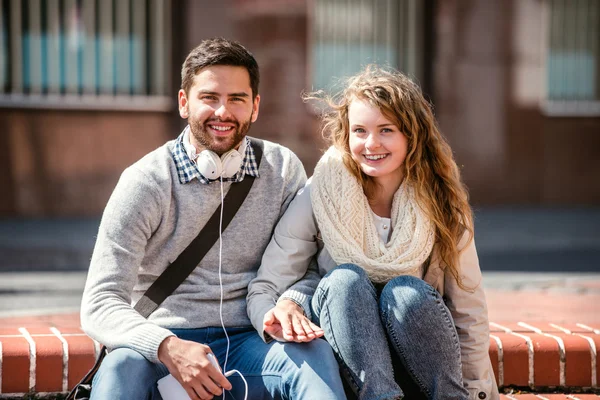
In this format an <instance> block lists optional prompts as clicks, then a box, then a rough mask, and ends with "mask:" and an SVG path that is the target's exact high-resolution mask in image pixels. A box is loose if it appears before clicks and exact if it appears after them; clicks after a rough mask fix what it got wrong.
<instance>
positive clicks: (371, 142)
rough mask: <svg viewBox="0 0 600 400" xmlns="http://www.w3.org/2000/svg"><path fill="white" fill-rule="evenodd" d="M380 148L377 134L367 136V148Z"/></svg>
mask: <svg viewBox="0 0 600 400" xmlns="http://www.w3.org/2000/svg"><path fill="white" fill-rule="evenodd" d="M379 146H380V142H379V137H378V136H377V135H375V134H370V135H369V136H367V141H366V142H365V147H366V148H367V149H376V148H378V147H379Z"/></svg>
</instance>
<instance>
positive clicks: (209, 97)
mask: <svg viewBox="0 0 600 400" xmlns="http://www.w3.org/2000/svg"><path fill="white" fill-rule="evenodd" d="M200 98H201V99H202V100H217V96H212V95H208V94H207V95H204V96H202V97H200Z"/></svg>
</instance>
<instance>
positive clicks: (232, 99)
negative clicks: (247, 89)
mask: <svg viewBox="0 0 600 400" xmlns="http://www.w3.org/2000/svg"><path fill="white" fill-rule="evenodd" d="M231 101H235V102H238V103H239V102H243V101H244V99H243V98H241V97H232V98H231Z"/></svg>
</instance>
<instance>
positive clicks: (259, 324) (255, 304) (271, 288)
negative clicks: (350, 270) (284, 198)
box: [247, 181, 320, 340]
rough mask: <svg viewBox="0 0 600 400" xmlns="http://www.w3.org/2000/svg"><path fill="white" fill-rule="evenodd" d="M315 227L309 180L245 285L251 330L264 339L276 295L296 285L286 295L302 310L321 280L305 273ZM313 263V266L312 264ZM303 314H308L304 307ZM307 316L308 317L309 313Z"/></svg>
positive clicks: (313, 251) (314, 245)
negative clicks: (246, 285)
mask: <svg viewBox="0 0 600 400" xmlns="http://www.w3.org/2000/svg"><path fill="white" fill-rule="evenodd" d="M316 235H317V225H316V221H315V219H314V216H313V213H312V205H311V202H310V181H309V182H307V185H306V186H305V187H304V188H303V189H301V190H300V191H299V192H298V194H297V195H296V197H295V198H294V200H293V201H292V202H291V203H290V206H289V207H288V209H287V211H286V212H285V214H284V215H283V217H282V218H281V220H280V221H279V223H278V224H277V226H276V228H275V232H274V234H273V237H272V239H271V242H270V243H269V245H268V246H267V249H266V250H265V253H264V255H263V258H262V261H261V265H260V268H259V270H258V274H257V276H256V278H254V279H253V280H252V281H251V282H250V285H249V286H248V296H247V301H248V316H249V317H250V320H251V322H252V325H253V326H254V328H255V329H256V330H257V331H258V333H259V334H260V336H261V337H262V338H263V340H264V339H265V337H264V331H263V319H264V316H265V314H266V313H267V311H269V310H270V309H271V308H273V307H274V306H275V304H276V302H277V299H278V298H279V296H280V295H281V294H282V293H283V292H284V291H285V290H286V289H288V288H289V287H290V286H292V285H293V284H294V283H296V282H298V281H299V280H300V279H302V278H304V279H302V281H300V282H298V286H297V287H296V290H295V292H289V293H288V295H289V296H290V298H292V299H294V297H293V296H294V295H296V296H297V297H295V301H296V302H298V303H299V304H302V305H303V308H304V307H306V304H308V300H309V299H310V296H312V292H314V287H316V284H317V283H318V281H319V279H320V277H319V275H318V273H315V272H314V271H313V272H312V273H311V272H309V273H307V271H308V268H309V265H310V263H311V260H312V259H313V257H314V255H315V254H316V252H317V242H316ZM315 264H316V263H315ZM304 310H305V312H307V311H308V313H310V307H309V308H308V310H307V309H306V308H304ZM309 315H310V314H309Z"/></svg>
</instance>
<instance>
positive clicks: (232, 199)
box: [66, 138, 263, 400]
mask: <svg viewBox="0 0 600 400" xmlns="http://www.w3.org/2000/svg"><path fill="white" fill-rule="evenodd" d="M250 142H251V143H252V150H254V157H255V160H256V169H258V168H259V167H260V161H261V160H262V155H263V142H262V140H260V139H255V138H250ZM253 183H254V177H253V176H250V175H246V176H245V177H244V180H243V181H241V182H240V183H236V184H232V185H231V187H230V188H229V192H227V195H225V199H224V200H223V204H224V205H225V207H224V208H223V231H225V229H227V225H229V223H230V222H231V220H232V219H233V217H234V216H235V214H236V213H237V212H238V210H239V209H240V207H241V206H242V203H243V202H244V200H245V199H246V196H248V193H250V189H251V188H252V184H253ZM220 217H221V205H219V207H218V208H217V209H216V211H215V212H214V213H213V215H212V216H211V217H210V219H209V220H208V222H207V223H206V225H204V228H202V230H201V231H200V233H199V234H198V236H196V238H195V239H194V240H192V242H191V243H190V244H189V245H188V247H186V249H185V250H184V251H183V252H182V253H181V254H180V255H179V257H177V259H176V260H175V261H173V263H172V264H170V265H169V266H168V267H167V268H166V269H165V270H164V271H163V273H162V274H160V276H159V277H158V279H156V281H154V283H153V284H152V285H151V286H150V287H149V288H148V290H146V292H145V293H144V295H143V296H142V298H141V299H140V300H139V301H138V302H137V303H136V304H135V306H134V309H135V310H136V311H137V312H139V313H140V314H141V315H142V316H143V317H144V318H148V316H150V314H152V312H153V311H154V310H156V309H157V308H158V306H159V305H160V304H161V303H162V302H163V301H164V300H165V299H166V298H167V297H169V295H170V294H171V293H173V292H174V291H175V289H177V287H178V286H179V285H180V284H181V283H182V282H183V281H184V280H185V279H186V278H187V277H188V276H189V275H190V274H191V273H192V271H193V270H194V269H195V268H196V267H197V266H198V264H200V261H202V259H203V258H204V256H205V255H206V253H208V251H209V250H210V249H211V248H212V246H213V245H214V244H215V243H216V242H217V239H218V238H219V220H220ZM106 354H107V349H106V346H102V348H101V349H100V354H99V355H98V358H97V359H96V362H95V364H94V366H93V367H92V369H91V370H90V371H88V373H87V374H86V375H85V376H84V377H83V379H82V380H81V381H80V382H79V383H78V384H77V385H76V386H75V387H74V388H73V389H72V390H71V392H70V393H69V394H68V395H67V397H66V400H75V399H88V398H89V395H90V391H91V383H92V380H93V379H94V375H96V372H97V371H98V369H99V368H100V364H101V363H102V360H103V359H104V357H105V356H106Z"/></svg>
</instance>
